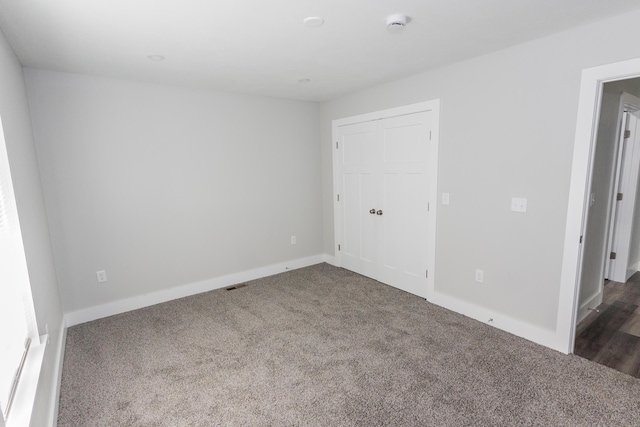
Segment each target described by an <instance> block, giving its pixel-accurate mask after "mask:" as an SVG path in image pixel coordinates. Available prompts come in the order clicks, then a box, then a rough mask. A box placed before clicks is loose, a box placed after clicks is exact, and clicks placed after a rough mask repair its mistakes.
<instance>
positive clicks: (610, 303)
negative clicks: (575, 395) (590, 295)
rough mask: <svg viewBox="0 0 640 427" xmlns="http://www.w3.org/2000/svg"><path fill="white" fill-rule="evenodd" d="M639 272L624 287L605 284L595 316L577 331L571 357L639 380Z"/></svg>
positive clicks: (593, 312) (579, 325)
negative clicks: (600, 365) (601, 299)
mask: <svg viewBox="0 0 640 427" xmlns="http://www.w3.org/2000/svg"><path fill="white" fill-rule="evenodd" d="M639 306H640V272H638V273H636V274H634V275H633V276H632V277H631V278H630V279H629V281H628V282H627V283H618V282H610V281H607V282H606V283H605V285H604V295H603V301H602V304H600V305H599V306H598V307H597V310H598V312H596V311H592V312H591V313H590V314H589V315H588V316H587V317H586V318H585V319H584V320H583V321H582V322H580V323H579V324H578V328H577V330H576V343H575V348H574V353H575V354H576V355H578V356H582V357H584V358H586V359H589V360H593V361H594V362H597V363H600V364H602V365H606V366H609V367H610V368H613V369H616V370H618V371H620V372H624V373H625V374H629V375H632V376H634V377H636V378H640V309H639V308H638V307H639Z"/></svg>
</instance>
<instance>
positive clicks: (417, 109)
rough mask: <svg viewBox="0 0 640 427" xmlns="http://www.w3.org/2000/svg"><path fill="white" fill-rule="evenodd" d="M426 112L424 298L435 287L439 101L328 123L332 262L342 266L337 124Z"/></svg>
mask: <svg viewBox="0 0 640 427" xmlns="http://www.w3.org/2000/svg"><path fill="white" fill-rule="evenodd" d="M426 111H429V112H431V113H432V114H433V119H432V128H431V141H430V142H431V143H430V145H429V150H430V153H429V156H430V164H429V166H428V167H429V172H428V176H429V182H430V194H429V213H430V215H429V221H428V234H429V236H430V237H431V239H430V241H429V246H428V259H427V265H428V269H429V275H428V277H427V299H430V298H431V297H432V296H433V293H434V289H435V264H436V263H435V251H436V238H437V236H436V220H437V207H438V204H437V194H438V145H439V141H440V132H439V129H440V100H439V99H434V100H431V101H425V102H419V103H416V104H410V105H404V106H401V107H395V108H390V109H387V110H381V111H375V112H371V113H366V114H360V115H357V116H351V117H346V118H342V119H336V120H333V121H332V122H331V130H332V133H331V136H332V142H331V143H332V154H331V157H332V160H333V219H334V242H335V244H334V252H335V265H336V266H338V267H341V266H342V254H341V251H340V250H339V248H338V245H340V244H341V241H342V228H341V227H340V224H342V209H341V205H340V201H338V194H340V191H341V181H340V179H341V178H340V176H341V174H340V172H341V170H340V162H339V159H338V156H337V151H338V150H337V149H336V143H337V142H338V128H339V127H340V126H346V125H352V124H356V123H362V122H369V121H374V120H381V119H387V118H391V117H398V116H404V115H407V114H414V113H421V112H426Z"/></svg>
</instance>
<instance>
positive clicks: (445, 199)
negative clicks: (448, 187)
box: [442, 193, 449, 205]
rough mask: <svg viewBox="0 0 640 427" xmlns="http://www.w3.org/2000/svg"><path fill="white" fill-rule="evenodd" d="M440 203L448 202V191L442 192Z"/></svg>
mask: <svg viewBox="0 0 640 427" xmlns="http://www.w3.org/2000/svg"><path fill="white" fill-rule="evenodd" d="M442 204H443V205H448V204H449V193H442Z"/></svg>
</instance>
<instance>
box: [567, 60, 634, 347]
mask: <svg viewBox="0 0 640 427" xmlns="http://www.w3.org/2000/svg"><path fill="white" fill-rule="evenodd" d="M639 76H640V58H638V59H632V60H628V61H622V62H616V63H613V64H608V65H602V66H598V67H593V68H587V69H585V70H583V71H582V81H581V84H580V99H579V101H578V119H577V123H576V136H575V142H574V148H573V163H572V168H571V183H570V187H569V203H568V209H567V223H566V229H565V238H564V252H563V258H562V274H561V278H560V295H559V301H558V321H557V325H556V339H557V340H558V342H557V343H556V344H557V345H556V346H554V347H555V348H557V349H564V351H566V352H567V353H572V352H573V346H574V341H575V328H576V316H577V312H578V297H579V288H580V273H581V270H582V255H583V254H582V243H581V241H582V236H583V235H584V228H585V226H586V223H587V215H588V202H589V199H588V195H589V193H590V192H591V172H592V170H593V161H594V159H593V157H594V151H595V143H594V142H595V139H596V135H597V131H598V129H597V127H598V118H599V117H600V100H601V96H602V86H603V85H604V83H606V82H611V81H617V80H626V79H630V78H635V77H639Z"/></svg>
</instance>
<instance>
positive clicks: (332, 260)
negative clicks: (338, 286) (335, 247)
mask: <svg viewBox="0 0 640 427" xmlns="http://www.w3.org/2000/svg"><path fill="white" fill-rule="evenodd" d="M324 262H326V263H327V264H330V265H333V266H334V267H337V266H338V265H337V264H336V262H337V261H336V257H334V256H333V255H327V254H324Z"/></svg>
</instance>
